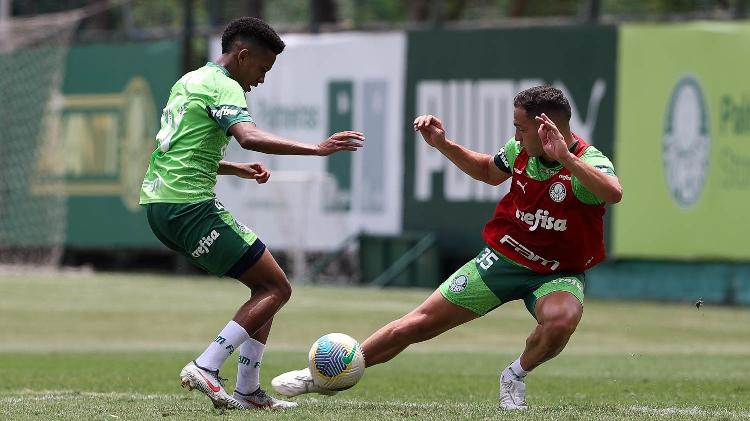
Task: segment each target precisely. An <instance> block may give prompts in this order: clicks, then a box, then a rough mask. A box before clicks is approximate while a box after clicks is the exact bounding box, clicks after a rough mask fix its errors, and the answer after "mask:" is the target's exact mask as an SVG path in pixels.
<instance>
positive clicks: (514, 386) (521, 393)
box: [500, 368, 529, 411]
mask: <svg viewBox="0 0 750 421" xmlns="http://www.w3.org/2000/svg"><path fill="white" fill-rule="evenodd" d="M500 408H502V409H507V410H511V411H522V410H524V409H528V408H529V406H528V405H527V404H526V383H524V382H523V379H519V378H518V377H516V375H515V374H514V373H513V372H512V371H510V368H506V369H505V370H503V372H502V373H501V374H500Z"/></svg>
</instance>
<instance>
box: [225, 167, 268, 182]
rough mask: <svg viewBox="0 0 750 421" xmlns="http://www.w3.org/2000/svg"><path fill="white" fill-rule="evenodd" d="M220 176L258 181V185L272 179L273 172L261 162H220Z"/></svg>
mask: <svg viewBox="0 0 750 421" xmlns="http://www.w3.org/2000/svg"><path fill="white" fill-rule="evenodd" d="M218 174H219V175H234V176H237V177H240V178H247V179H249V180H255V181H257V182H258V184H263V183H265V182H266V181H268V179H269V178H270V177H271V172H270V171H268V169H267V168H266V166H265V165H263V164H261V163H260V162H231V161H219V172H218Z"/></svg>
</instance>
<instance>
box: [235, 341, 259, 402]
mask: <svg viewBox="0 0 750 421" xmlns="http://www.w3.org/2000/svg"><path fill="white" fill-rule="evenodd" d="M265 349H266V346H265V345H264V344H262V343H260V342H258V341H256V340H255V339H253V338H250V339H248V340H247V341H245V342H243V343H242V345H240V357H239V361H238V362H237V384H236V385H235V387H234V389H235V391H237V392H239V393H240V394H244V395H249V394H252V393H253V392H254V391H256V390H258V388H259V387H260V361H261V360H262V359H263V351H265Z"/></svg>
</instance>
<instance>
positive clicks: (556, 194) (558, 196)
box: [549, 181, 568, 203]
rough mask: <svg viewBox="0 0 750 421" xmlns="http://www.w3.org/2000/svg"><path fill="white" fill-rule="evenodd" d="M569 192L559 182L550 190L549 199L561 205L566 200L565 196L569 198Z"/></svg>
mask: <svg viewBox="0 0 750 421" xmlns="http://www.w3.org/2000/svg"><path fill="white" fill-rule="evenodd" d="M567 193H568V192H567V190H566V189H565V185H564V184H563V183H560V182H559V181H558V182H557V183H555V184H553V185H551V186H550V188H549V197H550V199H552V200H553V201H555V202H557V203H560V202H562V201H563V200H565V196H567Z"/></svg>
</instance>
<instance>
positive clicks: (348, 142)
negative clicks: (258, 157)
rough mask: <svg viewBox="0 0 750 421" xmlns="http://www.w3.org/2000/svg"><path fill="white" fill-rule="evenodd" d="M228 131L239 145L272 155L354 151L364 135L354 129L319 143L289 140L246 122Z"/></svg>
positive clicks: (326, 154) (333, 135)
mask: <svg viewBox="0 0 750 421" xmlns="http://www.w3.org/2000/svg"><path fill="white" fill-rule="evenodd" d="M229 133H230V134H231V135H232V136H234V138H235V139H237V142H239V144H240V146H242V147H243V148H244V149H249V150H253V151H257V152H263V153H267V154H273V155H318V156H328V155H330V154H332V153H335V152H339V151H356V150H357V149H359V148H361V147H362V141H364V140H365V135H364V134H362V133H360V132H355V131H344V132H339V133H334V134H332V135H331V136H330V137H329V138H328V139H326V140H324V141H322V142H320V143H319V144H317V145H315V144H310V143H304V142H297V141H294V140H289V139H286V138H283V137H281V136H278V135H275V134H273V133H269V132H266V131H264V130H261V129H259V128H257V127H255V125H254V124H252V123H248V122H241V123H237V124H235V125H233V126H231V127H230V128H229Z"/></svg>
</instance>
